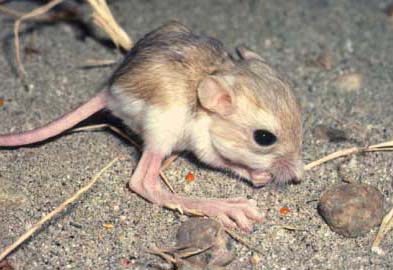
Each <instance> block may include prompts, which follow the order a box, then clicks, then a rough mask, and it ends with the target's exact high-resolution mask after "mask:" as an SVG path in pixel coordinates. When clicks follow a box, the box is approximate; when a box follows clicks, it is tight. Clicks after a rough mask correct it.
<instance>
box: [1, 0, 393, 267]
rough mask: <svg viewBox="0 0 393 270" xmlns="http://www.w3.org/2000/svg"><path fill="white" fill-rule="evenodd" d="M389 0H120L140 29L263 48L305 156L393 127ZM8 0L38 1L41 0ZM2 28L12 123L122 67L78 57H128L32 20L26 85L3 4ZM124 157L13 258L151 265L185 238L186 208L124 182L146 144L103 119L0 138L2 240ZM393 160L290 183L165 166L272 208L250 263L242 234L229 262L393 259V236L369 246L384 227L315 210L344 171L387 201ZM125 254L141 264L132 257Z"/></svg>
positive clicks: (178, 185)
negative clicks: (99, 126)
mask: <svg viewBox="0 0 393 270" xmlns="http://www.w3.org/2000/svg"><path fill="white" fill-rule="evenodd" d="M389 2H390V3H391V1H377V0H375V1H366V0H361V1H344V0H342V1H341V0H340V1H338V0H336V1H327V0H321V1H312V0H300V1H285V0H278V1H257V0H252V1H251V0H250V1H247V0H242V1H240V0H231V1H224V0H222V1H207V0H206V1H205V0H204V1H174V0H172V1H160V0H151V1H142V0H140V1H125V0H124V1H120V0H119V1H111V9H112V10H113V12H114V13H115V14H116V17H117V18H118V21H119V23H120V24H121V25H122V26H123V27H124V28H125V30H126V31H127V32H128V33H129V34H130V36H132V37H133V38H134V39H137V38H139V37H140V36H141V35H143V34H144V33H146V32H147V31H149V30H151V29H153V28H154V27H156V26H158V25H160V24H161V23H163V22H165V21H168V20H170V19H178V20H180V21H182V22H184V23H185V24H186V25H188V26H190V27H192V28H193V29H194V30H195V31H196V32H198V33H205V34H209V35H212V36H214V37H217V38H219V39H221V40H222V41H223V42H224V43H225V44H226V46H227V47H228V48H234V47H235V46H236V45H238V44H241V43H244V44H247V45H249V46H250V47H251V48H253V49H255V50H256V51H257V52H258V53H260V54H261V55H263V57H265V58H266V59H267V60H268V61H269V62H271V63H272V64H273V65H274V66H276V67H277V68H279V69H280V70H281V71H282V72H283V73H285V74H286V76H287V77H288V78H289V79H290V80H291V81H292V82H293V84H294V90H295V92H296V95H297V96H298V97H299V100H300V103H301V106H302V109H303V115H304V117H303V123H304V132H305V134H304V159H305V160H306V161H311V160H315V159H317V158H318V157H321V156H323V155H325V154H327V153H330V152H332V151H334V150H337V149H341V148H346V147H350V146H354V145H366V144H372V143H378V142H382V141H386V140H388V139H391V138H392V137H393V129H392V125H391V123H392V121H393V106H392V104H393V53H392V52H393V18H390V19H389V17H388V16H387V14H386V12H385V9H386V7H387V6H388V4H389ZM7 6H9V7H13V8H16V9H18V10H25V11H27V10H30V9H31V8H33V7H35V2H33V1H32V2H29V1H14V2H13V3H10V4H7ZM82 9H83V10H86V11H87V10H88V8H87V7H84V8H82ZM0 29H1V30H0V38H1V44H2V48H1V54H0V70H1V72H0V82H1V83H0V97H1V98H3V99H4V105H3V106H2V107H0V119H1V125H0V132H1V133H6V132H10V131H17V130H26V129H31V128H33V127H37V126H41V125H42V124H44V123H47V122H49V121H51V120H53V119H54V118H56V117H57V116H59V115H61V114H62V113H64V112H67V111H69V110H70V109H72V108H74V107H75V106H77V105H78V104H80V103H81V102H83V101H85V100H87V99H88V98H89V97H91V96H92V95H93V94H94V93H95V92H96V91H97V87H98V86H99V85H100V83H101V82H102V81H103V78H106V77H108V76H109V74H110V73H111V68H108V67H107V68H97V69H81V68H80V66H81V65H82V64H84V63H85V61H86V60H88V59H119V58H120V54H119V53H118V52H117V51H116V50H115V49H111V48H108V47H107V46H104V45H103V44H101V43H100V42H97V40H95V39H93V38H91V37H89V36H84V35H83V32H82V31H81V30H80V28H77V27H74V26H70V25H68V24H64V23H58V24H55V25H35V26H34V25H32V24H25V25H24V27H23V29H25V30H26V32H25V34H24V35H23V36H22V44H23V46H22V49H24V48H25V47H27V46H32V47H33V48H34V49H36V50H37V52H38V53H35V54H34V53H33V54H31V55H28V56H25V57H24V63H25V68H26V70H27V72H28V76H27V81H28V87H25V86H24V85H23V83H22V82H21V81H20V80H19V79H18V78H17V76H16V73H15V64H14V60H13V53H14V52H13V47H12V44H13V36H12V22H11V21H9V20H7V18H6V17H5V16H3V15H0ZM324 52H328V54H330V55H331V57H332V59H333V62H332V63H333V64H332V68H331V69H330V70H327V69H325V68H323V67H321V66H318V65H316V64H315V63H314V62H315V59H316V58H317V57H318V55H320V54H321V53H324ZM347 72H356V73H359V74H361V76H362V77H363V81H362V85H361V87H360V88H359V89H357V90H353V91H346V90H342V89H339V88H338V87H336V85H335V81H336V78H337V76H339V75H340V74H343V73H347ZM320 124H323V125H326V126H329V127H336V128H339V129H342V130H344V131H346V132H347V136H348V137H349V139H348V140H346V141H344V142H339V143H337V142H326V141H321V140H317V137H316V136H315V135H314V130H315V127H316V126H317V125H320ZM119 155H123V156H125V157H126V158H125V159H123V160H122V161H120V162H117V163H116V164H115V165H114V166H113V167H112V168H111V169H109V170H108V171H107V172H106V173H105V174H104V175H103V176H102V177H101V179H100V180H99V182H98V183H97V184H96V185H95V186H94V187H93V188H92V189H91V191H89V192H88V193H87V194H85V195H84V196H83V197H82V198H81V199H80V200H79V201H78V202H76V203H74V204H73V205H72V206H71V207H69V208H68V209H67V211H65V212H64V213H62V214H61V215H59V216H58V217H57V218H56V219H54V220H52V221H51V222H50V223H49V224H47V225H46V226H44V227H43V228H42V229H41V230H40V231H39V232H37V233H36V234H35V235H34V236H33V237H32V238H31V239H30V240H29V241H27V242H25V243H24V244H23V245H22V246H21V247H20V248H18V249H17V250H16V251H15V252H14V253H13V254H12V255H11V256H9V257H8V260H9V262H10V263H11V264H12V265H13V266H14V267H15V269H153V268H152V267H151V266H152V265H154V264H155V263H157V262H160V259H158V258H157V257H155V256H152V255H149V254H147V253H146V252H145V249H146V248H148V247H149V246H152V245H156V246H171V245H174V235H175V233H176V230H177V228H178V227H179V226H180V224H181V222H182V220H184V218H183V217H181V216H180V215H179V214H177V213H174V212H173V211H169V210H163V209H160V208H158V207H155V206H153V205H151V204H149V203H147V202H146V201H144V200H143V199H141V198H139V197H138V196H137V195H135V194H133V193H131V192H130V191H129V190H128V189H127V187H126V184H127V182H128V180H129V179H130V175H131V171H132V169H133V168H134V167H135V164H136V162H137V160H138V153H137V152H136V150H135V148H134V147H132V146H131V145H128V144H127V143H125V142H124V141H123V140H121V139H119V138H118V137H116V136H114V135H113V134H111V133H110V132H106V131H101V132H85V133H76V134H69V135H64V136H60V137H59V138H57V139H55V140H52V141H50V142H47V143H44V144H41V145H38V146H35V147H24V148H19V149H15V150H1V153H0V249H3V248H4V247H6V246H7V245H9V244H11V243H12V242H13V241H15V239H16V238H17V237H18V236H20V235H21V234H22V233H23V232H25V231H26V230H27V229H28V228H29V227H30V226H31V225H32V224H34V223H35V222H36V221H38V220H39V219H40V218H41V217H42V216H43V215H45V214H46V213H48V212H49V211H51V210H52V209H54V208H55V207H56V206H57V205H58V204H60V203H61V202H62V201H63V200H65V199H66V198H68V197H69V196H71V194H73V193H74V192H75V191H77V190H78V189H79V188H81V187H82V186H83V185H84V184H85V183H86V182H87V181H88V180H89V179H90V178H91V177H92V176H93V175H94V174H95V173H96V172H98V171H99V170H100V169H101V168H102V167H103V166H104V165H105V164H106V163H107V162H109V161H110V160H112V159H113V158H114V157H116V156H119ZM392 165H393V164H392V154H391V153H369V154H365V155H358V156H354V157H350V158H346V159H340V160H337V161H334V162H330V163H328V164H326V165H322V166H320V167H318V168H316V169H314V170H312V171H310V172H307V174H306V175H305V177H304V179H303V182H302V183H301V184H300V185H290V186H288V187H286V188H275V187H266V188H262V189H253V188H251V187H250V186H248V185H246V184H244V183H241V182H237V181H236V180H235V179H231V178H229V177H227V176H225V175H223V174H220V173H217V172H212V171H209V170H206V169H201V168H199V167H198V166H197V165H195V164H193V163H190V162H189V161H188V160H187V159H184V158H181V159H179V160H178V161H176V162H175V164H173V165H172V166H171V167H170V168H169V169H168V170H167V176H168V177H169V179H170V181H171V182H172V183H173V185H174V187H175V189H176V190H177V191H178V192H179V193H182V194H190V195H194V196H205V197H213V196H214V197H236V196H243V197H249V198H253V199H255V200H257V201H258V204H259V206H260V207H261V208H265V209H268V210H267V218H266V220H265V221H264V222H263V223H262V224H257V225H255V226H254V230H253V231H252V233H251V234H249V235H246V236H245V237H246V239H248V240H249V241H251V242H252V243H253V244H255V245H256V246H258V247H259V248H260V249H261V250H262V251H263V253H262V254H261V255H260V257H261V261H260V262H259V263H258V264H257V265H255V266H252V264H251V263H250V257H251V255H252V252H251V251H250V250H248V249H247V248H245V247H243V246H242V245H240V244H237V245H236V248H237V258H236V260H235V261H234V262H233V263H232V264H231V265H230V266H228V268H227V269H392V268H393V234H390V235H388V237H387V238H386V239H385V240H384V242H383V244H382V248H383V249H384V250H385V252H386V254H385V255H384V256H378V255H375V254H372V253H371V252H370V246H371V243H372V241H373V239H374V237H375V235H376V229H374V230H372V231H371V232H370V233H369V234H368V235H366V236H364V237H360V238H355V239H348V238H344V237H341V236H339V235H337V234H336V233H334V232H332V231H330V229H329V228H328V226H327V225H326V224H325V223H324V222H323V221H322V219H321V218H320V216H319V215H318V214H317V211H316V206H317V201H318V199H319V197H320V195H321V193H322V192H323V191H324V190H326V189H328V188H329V187H331V186H333V185H335V184H337V183H341V182H343V181H344V180H346V181H356V182H360V183H368V184H372V185H374V186H376V187H377V188H378V189H379V190H380V191H381V192H382V193H383V194H384V196H385V199H386V210H388V209H390V208H391V207H393V200H392V198H393V197H392V194H393V185H392V180H393V179H392V175H393V169H392V167H393V166H392ZM189 171H191V172H193V173H194V174H195V176H196V180H195V181H194V182H193V183H191V184H189V183H187V182H186V181H185V180H184V177H185V175H186V174H187V172H189ZM282 207H288V208H289V210H290V211H289V213H288V214H287V215H281V214H280V211H279V210H280V208H282ZM104 224H113V228H112V229H110V228H105V226H104ZM277 225H291V226H295V227H299V228H303V229H304V230H295V231H290V230H285V229H283V228H282V227H280V226H277ZM124 259H127V260H129V261H130V263H129V264H128V265H124V263H122V262H124Z"/></svg>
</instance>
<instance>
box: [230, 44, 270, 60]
mask: <svg viewBox="0 0 393 270" xmlns="http://www.w3.org/2000/svg"><path fill="white" fill-rule="evenodd" d="M236 52H237V54H238V55H239V56H240V58H241V59H243V60H260V61H263V62H265V59H263V58H262V57H261V56H260V55H259V54H257V53H256V52H253V51H252V50H250V49H249V48H247V47H246V46H244V45H243V46H239V47H237V48H236Z"/></svg>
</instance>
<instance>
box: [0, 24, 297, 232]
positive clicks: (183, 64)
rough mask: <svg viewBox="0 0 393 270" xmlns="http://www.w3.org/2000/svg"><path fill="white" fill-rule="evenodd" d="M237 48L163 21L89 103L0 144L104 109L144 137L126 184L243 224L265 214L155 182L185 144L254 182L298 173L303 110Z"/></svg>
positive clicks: (21, 141) (270, 73)
mask: <svg viewBox="0 0 393 270" xmlns="http://www.w3.org/2000/svg"><path fill="white" fill-rule="evenodd" d="M238 54H239V57H240V59H239V60H236V59H234V58H233V57H231V56H230V55H229V54H228V53H227V52H226V51H225V49H224V48H223V45H222V43H221V42H220V41H218V40H216V39H214V38H210V37H203V36H198V35H196V34H194V33H192V32H191V31H190V30H189V29H188V28H186V27H185V26H184V25H182V24H180V23H178V22H170V23H168V24H165V25H163V26H161V27H160V28H158V29H156V30H154V31H152V32H150V33H148V34H147V35H145V36H144V37H143V38H142V39H141V40H139V41H138V42H137V43H136V44H135V46H134V48H132V49H131V51H130V52H129V53H128V54H127V55H126V57H125V59H124V60H123V62H122V63H121V64H120V65H119V67H118V68H117V69H116V70H115V72H114V73H113V75H112V76H111V77H110V79H109V81H108V86H107V88H105V89H104V90H102V91H101V92H100V93H98V94H97V95H96V96H95V97H93V98H92V99H91V100H89V101H88V102H86V103H85V104H83V105H81V106H80V107H79V108H77V109H76V110H74V111H72V112H70V113H68V114H65V115H63V116H62V117H60V118H59V119H57V120H55V121H54V122H52V123H50V124H48V125H46V126H44V127H41V128H37V129H34V130H32V131H27V132H22V133H18V134H10V135H2V136H0V146H14V147H15V146H22V145H27V144H32V143H35V142H39V141H43V140H45V139H48V138H50V137H53V136H55V135H57V134H59V133H61V132H63V131H65V130H67V129H69V128H71V127H72V126H74V125H76V124H77V123H79V122H80V121H82V120H84V119H86V118H87V117H89V116H91V115H92V114H94V113H95V112H97V111H99V110H102V109H104V108H107V109H109V110H110V111H111V112H112V113H113V114H114V115H116V116H118V117H120V118H121V119H123V121H124V122H125V124H127V125H128V126H129V127H130V128H132V129H133V130H134V131H136V132H138V133H139V134H141V136H142V138H143V141H144V150H143V153H142V157H141V159H140V161H139V163H138V165H137V167H136V170H135V171H134V173H133V175H132V177H131V180H130V183H129V186H130V188H131V190H133V191H134V192H135V193H137V194H139V195H140V196H141V197H143V198H145V199H146V200H148V201H150V202H152V203H156V204H159V205H161V206H165V207H168V208H171V209H179V210H182V211H184V212H188V213H198V214H202V215H206V216H213V217H216V218H217V219H219V220H220V221H221V222H222V223H223V224H224V225H226V226H228V227H234V226H236V225H238V226H239V227H240V228H242V229H244V230H250V229H251V225H252V222H255V221H260V220H261V219H262V215H261V214H260V213H259V211H258V209H257V207H256V204H255V202H254V201H252V200H247V199H229V200H225V199H202V198H189V197H183V196H179V195H177V194H172V193H170V192H169V191H167V190H166V189H164V188H163V187H162V185H161V183H160V179H159V170H160V166H161V163H162V161H163V160H164V158H165V157H166V156H167V155H169V154H170V153H171V152H174V151H182V150H190V151H192V152H194V154H195V155H196V156H197V157H198V158H199V159H200V160H201V161H202V162H205V163H207V164H208V165H211V166H213V167H217V168H225V169H230V170H231V171H233V172H235V173H237V174H238V175H239V176H241V177H244V178H247V179H249V180H250V181H251V183H253V184H254V185H255V186H262V185H264V184H266V183H268V182H270V181H276V182H289V181H291V180H299V178H300V177H301V174H302V168H303V165H302V161H301V156H300V154H301V153H300V152H301V144H302V128H301V115H300V110H299V107H298V104H297V102H296V99H295V97H294V95H293V93H292V91H291V89H290V87H289V85H288V84H287V83H285V82H284V81H283V80H281V79H280V77H279V75H278V74H277V73H276V71H274V70H273V69H272V68H271V67H270V66H269V65H268V64H267V63H266V62H265V61H264V60H263V59H262V58H261V57H259V56H258V55H257V54H256V53H254V52H252V51H249V50H247V49H245V48H239V49H238Z"/></svg>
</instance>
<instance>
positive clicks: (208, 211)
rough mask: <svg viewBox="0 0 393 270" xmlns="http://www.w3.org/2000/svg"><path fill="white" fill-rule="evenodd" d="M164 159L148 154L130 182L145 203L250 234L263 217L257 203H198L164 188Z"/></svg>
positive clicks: (232, 201) (143, 157) (202, 200)
mask: <svg viewBox="0 0 393 270" xmlns="http://www.w3.org/2000/svg"><path fill="white" fill-rule="evenodd" d="M162 159H163V156H162V155H159V154H156V153H154V152H149V151H145V152H144V153H143V155H142V158H141V160H140V161H139V163H138V166H137V169H136V171H135V172H134V174H133V176H132V179H131V181H130V188H131V190H132V191H134V192H135V193H137V194H139V195H140V196H141V197H143V198H145V199H146V200H148V201H150V202H152V203H155V204H158V205H161V206H164V207H167V208H170V209H174V210H179V211H180V212H185V213H187V214H194V215H201V216H208V217H212V218H216V219H217V220H218V221H220V222H221V223H222V224H223V225H224V226H226V227H229V228H234V227H236V226H239V227H240V228H241V229H243V230H245V231H251V228H252V224H253V223H254V222H259V221H261V220H262V218H263V215H262V214H261V213H260V212H259V210H258V208H257V204H256V201H254V200H247V199H242V198H240V199H229V200H225V199H202V198H201V199H198V198H188V197H182V196H179V195H177V194H173V193H170V192H169V191H167V190H165V189H163V188H162V186H161V183H160V180H159V177H158V174H159V171H160V165H161V161H162Z"/></svg>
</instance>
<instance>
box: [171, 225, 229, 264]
mask: <svg viewBox="0 0 393 270" xmlns="http://www.w3.org/2000/svg"><path fill="white" fill-rule="evenodd" d="M176 239H177V245H176V246H177V248H186V249H187V250H188V251H189V252H193V251H196V250H200V249H206V248H208V247H211V248H208V249H207V250H206V251H203V252H201V253H198V254H196V255H192V256H189V257H187V258H185V259H184V260H187V261H189V262H190V263H192V264H196V265H199V266H202V267H205V266H207V265H209V266H225V265H228V264H229V263H230V262H232V261H233V259H234V258H235V251H234V248H233V244H232V241H233V240H232V239H231V238H230V237H229V236H228V235H227V234H226V233H225V230H224V228H223V227H222V225H221V224H220V223H218V222H217V221H215V220H213V219H206V218H190V219H189V220H187V221H186V222H184V223H183V224H182V225H181V227H180V228H179V230H178V232H177V235H176ZM186 249H183V250H182V252H187V250H186Z"/></svg>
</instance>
